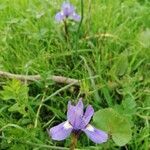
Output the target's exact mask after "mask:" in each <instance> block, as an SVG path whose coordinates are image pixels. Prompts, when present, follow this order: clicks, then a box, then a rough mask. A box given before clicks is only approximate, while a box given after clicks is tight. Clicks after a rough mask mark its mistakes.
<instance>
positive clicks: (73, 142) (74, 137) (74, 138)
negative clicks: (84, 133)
mask: <svg viewBox="0 0 150 150" xmlns="http://www.w3.org/2000/svg"><path fill="white" fill-rule="evenodd" d="M77 140H78V134H77V133H72V139H71V144H70V150H75V147H76V145H77Z"/></svg>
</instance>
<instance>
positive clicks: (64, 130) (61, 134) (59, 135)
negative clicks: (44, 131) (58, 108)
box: [49, 121, 73, 141]
mask: <svg viewBox="0 0 150 150" xmlns="http://www.w3.org/2000/svg"><path fill="white" fill-rule="evenodd" d="M72 129H73V127H72V126H71V125H70V123H69V122H68V121H65V122H63V123H61V124H59V125H57V126H54V127H52V128H51V129H50V130H49V135H50V136H51V138H52V139H53V140H57V141H61V140H64V139H66V138H67V137H68V136H69V135H70V133H71V131H72Z"/></svg>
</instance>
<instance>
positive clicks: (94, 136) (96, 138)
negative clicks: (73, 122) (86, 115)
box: [82, 124, 108, 143]
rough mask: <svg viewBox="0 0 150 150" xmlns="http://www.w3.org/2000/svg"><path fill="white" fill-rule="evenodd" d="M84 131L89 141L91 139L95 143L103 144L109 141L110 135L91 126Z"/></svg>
mask: <svg viewBox="0 0 150 150" xmlns="http://www.w3.org/2000/svg"><path fill="white" fill-rule="evenodd" d="M82 131H84V132H85V134H86V135H87V136H88V137H89V139H91V140H92V141H93V142H94V143H103V142H106V141H107V139H108V134H107V133H106V132H104V131H101V130H98V129H96V128H94V127H93V126H91V125H90V124H89V125H87V127H86V128H85V129H83V130H82Z"/></svg>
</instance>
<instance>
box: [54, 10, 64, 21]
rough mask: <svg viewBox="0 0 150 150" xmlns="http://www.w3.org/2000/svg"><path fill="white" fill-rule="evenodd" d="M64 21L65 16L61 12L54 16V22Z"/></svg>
mask: <svg viewBox="0 0 150 150" xmlns="http://www.w3.org/2000/svg"><path fill="white" fill-rule="evenodd" d="M64 19H65V15H64V13H63V12H58V13H57V14H56V15H55V20H56V21H57V22H61V21H62V20H64Z"/></svg>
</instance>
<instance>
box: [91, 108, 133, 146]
mask: <svg viewBox="0 0 150 150" xmlns="http://www.w3.org/2000/svg"><path fill="white" fill-rule="evenodd" d="M93 120H94V123H95V125H96V126H97V127H98V128H99V129H102V130H104V131H106V132H108V133H109V134H111V136H112V139H113V141H114V142H115V143H116V144H117V145H119V146H123V145H125V144H126V143H128V142H129V141H130V139H131V135H132V131H131V125H130V123H129V122H128V120H127V119H126V118H125V117H124V116H121V115H120V114H119V113H117V112H116V111H115V110H114V109H112V108H107V109H102V110H99V111H97V112H96V113H95V115H94V117H93Z"/></svg>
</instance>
